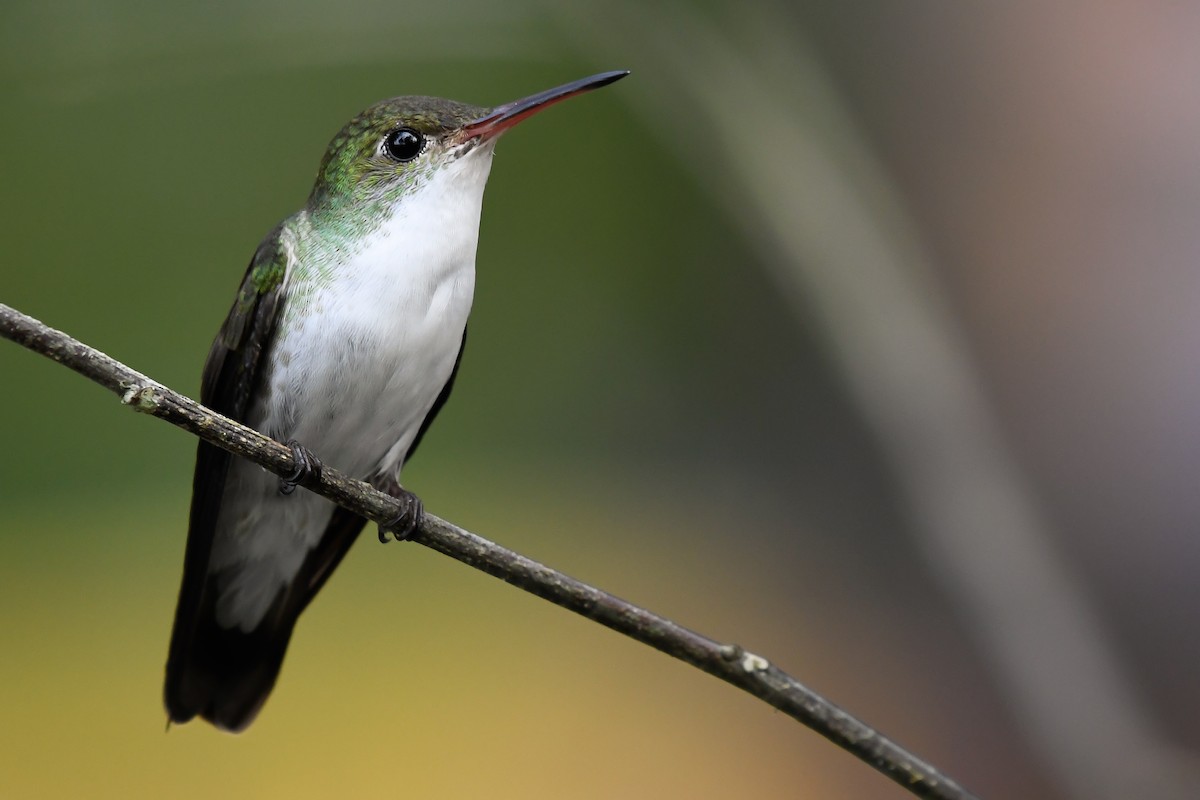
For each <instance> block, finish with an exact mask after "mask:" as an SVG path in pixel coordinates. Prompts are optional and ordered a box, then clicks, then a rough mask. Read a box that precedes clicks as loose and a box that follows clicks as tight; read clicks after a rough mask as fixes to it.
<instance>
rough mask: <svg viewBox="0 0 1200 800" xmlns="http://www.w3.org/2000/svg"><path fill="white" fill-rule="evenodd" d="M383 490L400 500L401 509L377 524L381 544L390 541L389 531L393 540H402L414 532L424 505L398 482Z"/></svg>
mask: <svg viewBox="0 0 1200 800" xmlns="http://www.w3.org/2000/svg"><path fill="white" fill-rule="evenodd" d="M383 491H384V492H386V493H387V494H389V495H391V496H392V497H394V498H396V500H398V501H400V506H401V509H400V513H399V514H397V515H396V516H395V517H393V518H392V519H390V520H388V521H387V522H384V523H381V524H380V525H379V541H380V542H381V543H383V544H387V543H388V542H390V541H392V540H391V539H389V538H388V534H389V533H391V534H392V536H393V537H394V539H395V541H397V542H403V541H404V540H406V539H408V538H409V537H411V536H412V535H413V533H415V532H416V530H417V526H418V525H420V524H421V517H422V516H423V515H424V514H425V507H424V505H423V504H422V503H421V498H419V497H417V496H416V495H415V494H413V493H412V492H410V491H408V490H407V489H404V488H401V487H400V486H399V485H398V484H397V485H394V486H388V487H386V488H384V489H383Z"/></svg>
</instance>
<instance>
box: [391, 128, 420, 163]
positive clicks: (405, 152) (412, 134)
mask: <svg viewBox="0 0 1200 800" xmlns="http://www.w3.org/2000/svg"><path fill="white" fill-rule="evenodd" d="M383 147H384V149H385V150H387V153H388V155H389V156H391V157H392V158H394V159H396V160H397V161H412V160H413V159H414V158H416V157H417V156H419V155H421V150H423V149H424V147H425V137H424V136H422V135H421V134H419V133H417V132H416V131H414V130H413V129H412V128H401V129H400V130H398V131H392V132H391V133H389V134H388V137H387V138H386V139H384V141H383Z"/></svg>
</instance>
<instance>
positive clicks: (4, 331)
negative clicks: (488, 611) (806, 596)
mask: <svg viewBox="0 0 1200 800" xmlns="http://www.w3.org/2000/svg"><path fill="white" fill-rule="evenodd" d="M0 335H3V336H4V337H5V338H7V339H11V340H12V341H14V342H17V343H18V344H20V345H22V346H23V347H26V348H28V349H30V350H33V351H34V352H37V353H41V354H42V355H44V356H46V357H47V358H51V359H53V360H54V361H57V362H58V363H60V364H62V365H64V366H66V367H68V368H70V369H72V370H74V371H75V372H78V373H79V374H81V375H83V376H85V377H87V378H90V379H91V380H92V381H94V382H96V383H98V384H100V385H101V386H104V387H105V388H107V389H109V390H110V391H113V392H115V393H116V394H117V395H118V396H120V398H121V402H122V403H124V404H125V405H128V406H130V407H131V408H133V409H134V410H135V411H140V412H143V413H146V414H150V415H152V416H155V417H158V418H160V419H164V420H166V421H167V422H170V423H171V424H173V425H175V426H177V427H180V428H183V429H184V430H186V431H189V432H191V433H193V434H195V435H196V436H198V437H200V438H201V439H204V440H205V441H207V442H210V443H212V444H214V445H216V446H218V447H221V448H224V449H225V450H228V451H229V452H231V453H234V454H236V455H239V456H242V457H243V458H247V459H249V460H251V461H253V462H254V463H256V464H258V465H259V466H261V467H264V468H265V469H268V470H270V471H272V472H274V473H276V474H277V475H280V476H281V477H284V476H290V475H293V474H295V472H296V464H295V462H294V461H293V458H292V454H291V451H290V450H289V449H288V448H287V447H285V446H284V445H282V444H280V443H279V442H276V441H274V440H272V439H270V438H268V437H266V436H263V435H262V434H260V433H258V432H257V431H254V430H252V429H250V428H247V427H246V426H245V425H241V424H240V423H237V422H234V421H232V420H230V419H226V418H225V417H222V416H221V415H219V414H216V413H214V412H212V411H210V410H208V409H207V408H205V407H204V406H202V405H200V404H199V403H196V402H195V401H193V400H190V399H188V398H187V397H184V396H183V395H181V394H178V393H177V392H174V391H172V390H171V389H168V388H167V387H165V386H163V385H162V384H160V383H157V382H156V381H153V380H151V379H150V378H148V377H146V376H145V375H142V374H141V373H139V372H135V371H134V370H132V369H130V368H129V367H127V366H125V365H124V364H122V363H120V362H119V361H115V360H114V359H112V358H110V357H108V356H107V355H105V354H104V353H101V352H100V351H98V350H95V349H93V348H91V347H88V346H87V345H85V344H83V343H82V342H79V341H77V340H75V339H73V338H71V337H70V336H67V335H66V334H65V333H62V332H61V331H57V330H54V329H53V328H50V327H47V326H46V325H44V324H42V323H41V322H39V321H37V320H35V319H33V318H32V317H29V316H26V315H25V314H22V313H21V312H19V311H17V310H15V309H13V308H11V307H9V306H7V305H4V304H0ZM318 455H319V454H318ZM304 486H305V488H306V489H309V490H310V491H313V492H316V493H317V494H319V495H321V496H322V497H326V498H328V499H329V500H332V501H333V502H335V503H337V504H338V505H341V506H343V507H345V508H348V509H350V510H351V511H354V512H355V513H357V514H360V515H362V516H364V517H366V518H367V519H370V520H372V521H374V522H376V523H379V522H387V521H388V520H392V519H395V518H396V516H397V515H398V514H399V513H400V511H401V510H402V509H401V507H400V505H399V503H398V502H397V501H396V500H395V499H393V498H391V497H389V496H387V495H385V494H383V493H381V492H378V491H376V490H375V489H374V488H372V487H371V486H369V485H367V484H366V483H363V482H362V481H357V480H353V479H351V478H347V477H346V476H344V475H342V474H341V473H340V472H338V471H337V470H334V469H332V468H330V467H328V466H326V467H325V468H324V469H322V470H321V472H320V475H318V476H316V477H315V478H314V479H313V480H311V481H310V482H308V483H306V484H304ZM411 539H412V541H415V542H418V543H420V544H423V545H425V546H426V547H429V548H431V549H433V550H436V551H438V552H439V553H442V554H444V555H447V556H450V557H451V558H453V559H456V560H457V561H461V562H462V563H464V564H466V565H468V566H471V567H474V568H475V569H478V570H482V571H483V572H486V573H488V574H489V575H494V576H495V577H497V578H500V579H501V580H503V581H505V582H506V583H510V584H512V585H513V586H517V587H519V588H521V589H524V590H525V591H527V592H530V593H531V594H535V595H537V596H538V597H541V598H544V599H546V600H549V601H550V602H552V603H554V604H556V605H559V606H562V607H563V608H566V609H569V610H571V611H574V612H575V613H577V614H580V615H582V616H584V617H587V618H588V619H590V620H593V621H595V622H598V623H600V624H601V625H604V626H606V627H608V628H611V629H612V630H614V631H617V632H618V633H622V634H624V635H626V636H628V637H630V638H632V639H636V640H637V641H639V642H642V643H643V644H648V645H650V646H651V647H653V648H655V649H657V650H661V651H662V652H664V653H666V654H667V655H669V656H673V657H675V658H677V659H679V660H680V661H684V662H686V663H688V664H691V665H692V666H694V667H697V668H698V669H701V670H704V671H705V672H707V673H709V674H710V675H714V676H716V677H718V678H720V679H721V680H723V681H725V682H727V683H731V684H733V685H734V686H737V687H738V688H740V689H743V690H745V691H746V692H749V693H750V694H752V695H754V696H755V697H757V698H759V699H760V700H762V701H763V702H765V703H768V704H770V705H772V706H774V707H775V708H777V709H779V710H780V711H782V712H783V713H785V714H787V715H788V716H790V717H792V718H794V719H796V720H797V721H799V722H801V723H803V724H804V725H807V726H808V727H809V728H811V729H813V730H814V731H816V732H817V733H819V734H821V735H822V736H824V737H825V738H827V739H829V740H830V741H831V742H833V743H834V744H836V745H837V746H838V747H841V748H842V749H843V750H846V751H847V752H849V753H851V754H852V755H854V756H855V757H857V758H858V759H860V760H861V761H863V762H865V763H867V764H869V765H871V766H872V767H874V768H875V769H877V770H879V771H880V772H882V773H883V774H884V775H886V776H888V777H889V778H891V779H892V780H893V781H895V782H896V783H898V784H900V785H901V786H903V787H904V788H905V789H907V790H908V791H910V792H911V793H912V794H914V795H916V796H917V797H927V798H939V799H940V800H968V799H969V798H972V797H973V795H971V794H970V793H968V792H967V791H966V790H964V789H962V788H961V787H960V786H959V785H958V784H957V783H955V782H954V781H953V780H951V779H950V778H948V777H946V776H945V775H943V774H942V773H941V771H939V770H938V769H936V768H935V767H934V766H933V765H932V764H929V763H927V762H925V761H923V760H921V759H919V758H917V757H916V756H915V755H913V754H912V753H909V752H908V751H906V750H904V749H903V748H902V747H900V746H899V745H897V744H896V743H894V742H892V741H891V740H890V739H888V738H887V737H885V736H883V735H882V734H880V733H879V732H878V731H876V730H874V729H873V728H871V727H870V726H868V725H866V724H865V723H863V722H861V721H860V720H858V719H856V718H855V717H853V716H851V715H850V714H848V713H846V712H845V711H843V710H841V709H840V708H838V707H837V706H835V705H834V704H833V703H831V702H829V701H828V700H826V699H824V698H823V697H821V696H820V695H818V694H816V693H815V692H813V691H812V690H810V689H808V688H806V687H805V686H803V685H802V684H801V683H800V682H799V681H797V680H796V679H794V678H792V677H791V676H789V675H787V674H786V673H784V672H782V671H781V670H779V669H778V668H777V667H775V666H774V665H772V664H771V663H770V662H769V661H767V660H766V659H765V658H763V657H762V656H758V655H755V654H754V653H751V652H749V651H747V650H745V649H743V648H742V647H741V646H740V645H736V644H720V643H718V642H715V641H713V640H712V639H709V638H707V637H705V636H701V635H700V634H698V633H695V632H693V631H690V630H688V629H687V628H683V627H681V626H679V625H677V624H675V623H674V622H671V621H670V620H668V619H665V618H663V617H660V616H658V615H657V614H653V613H651V612H649V611H646V610H645V609H642V608H639V607H637V606H635V605H632V604H630V603H627V602H625V601H624V600H621V599H620V598H618V597H614V596H613V595H611V594H608V593H607V592H603V591H601V590H599V589H596V588H594V587H592V586H588V585H587V584H585V583H581V582H580V581H577V580H575V579H574V578H571V577H570V576H568V575H565V574H563V573H561V572H558V571H557V570H554V569H551V568H550V567H547V566H545V565H543V564H539V563H538V562H536V561H533V560H532V559H529V558H526V557H524V556H522V555H519V554H517V553H514V552H513V551H511V550H508V549H506V548H503V547H501V546H499V545H497V544H494V543H492V542H489V541H488V540H486V539H484V538H482V537H480V536H476V535H475V534H473V533H471V532H469V531H466V530H463V529H462V528H459V527H458V526H456V525H454V524H452V523H450V522H447V521H446V520H443V519H440V518H438V517H435V516H434V515H432V514H428V513H427V514H425V516H424V517H423V519H422V520H421V524H420V526H419V527H418V529H417V531H416V532H415V533H414V534H413V535H412V537H411Z"/></svg>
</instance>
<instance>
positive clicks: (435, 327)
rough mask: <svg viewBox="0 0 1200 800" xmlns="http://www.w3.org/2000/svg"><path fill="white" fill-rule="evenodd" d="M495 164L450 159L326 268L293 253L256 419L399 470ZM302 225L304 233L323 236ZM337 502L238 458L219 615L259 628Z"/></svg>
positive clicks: (327, 456)
mask: <svg viewBox="0 0 1200 800" xmlns="http://www.w3.org/2000/svg"><path fill="white" fill-rule="evenodd" d="M490 166H491V152H490V148H488V149H487V150H482V149H481V151H479V152H473V153H471V154H470V155H468V156H466V157H464V158H462V159H459V160H458V161H456V162H454V163H452V164H449V165H446V166H444V167H443V168H442V169H440V170H438V171H437V172H436V173H435V174H434V175H433V176H432V177H431V178H430V179H429V181H428V182H427V183H426V184H425V186H423V187H422V190H421V191H420V193H419V194H418V195H416V196H413V197H410V198H408V199H407V200H406V201H404V202H401V203H400V204H399V205H398V207H397V208H396V209H395V210H394V213H393V214H392V215H391V217H390V218H389V219H387V220H386V221H385V222H384V223H383V224H382V225H381V226H380V227H379V228H378V229H377V230H376V231H375V232H374V233H372V234H370V235H369V236H368V237H367V238H366V239H365V240H364V241H360V242H359V243H358V246H357V247H356V248H354V250H353V251H346V252H345V253H344V254H343V255H342V260H341V261H340V263H336V264H335V266H334V267H333V268H332V270H328V271H326V272H325V274H319V271H317V270H314V269H310V268H308V266H309V265H299V264H295V263H292V264H289V268H288V276H287V278H286V282H285V292H286V297H287V299H286V300H285V308H284V311H283V316H282V319H281V321H280V328H279V330H278V333H277V337H276V340H275V344H274V347H273V352H272V358H271V364H272V367H271V370H270V373H269V374H268V375H266V376H264V377H265V379H266V382H267V384H268V385H269V392H267V393H265V395H264V401H263V402H261V403H260V404H259V405H258V406H257V407H256V408H255V410H254V411H253V412H252V414H251V416H250V419H249V420H248V422H249V423H250V424H251V425H252V426H254V427H255V428H257V429H259V430H261V431H263V432H265V433H267V434H268V435H270V436H272V437H273V438H275V439H278V440H280V441H287V440H290V439H294V440H296V441H298V442H300V443H301V444H303V445H304V446H306V447H307V448H308V449H310V450H311V451H312V452H313V453H315V454H316V455H317V456H318V457H319V458H320V459H321V460H322V461H323V462H324V463H326V464H328V465H330V466H332V467H335V468H337V469H338V470H340V471H342V472H344V473H346V474H348V475H350V476H352V477H356V478H360V479H368V480H369V479H371V478H374V477H376V476H381V475H393V476H396V477H397V478H398V476H399V470H400V467H401V466H402V465H403V460H404V458H405V455H406V454H407V452H408V449H409V447H410V446H411V444H412V442H413V439H414V438H415V437H416V435H417V432H418V430H419V429H420V426H421V423H422V422H423V421H424V419H425V417H426V415H427V414H428V413H429V411H430V409H431V407H432V406H433V403H434V401H435V400H436V399H437V396H438V394H439V393H440V392H441V390H442V388H443V387H444V386H445V384H446V381H447V380H449V378H450V374H451V372H452V371H453V368H454V362H455V359H456V358H457V356H458V352H459V348H460V346H461V344H462V339H463V332H464V329H465V326H466V322H467V315H468V313H469V312H470V310H471V301H472V298H473V295H474V287H475V251H476V245H477V242H478V237H479V215H480V208H481V204H482V198H483V187H484V183H485V182H486V179H487V173H488V170H489V169H490ZM305 226H306V221H305V220H303V219H302V220H300V224H299V225H298V226H297V229H296V230H295V232H294V233H295V236H296V237H297V239H303V238H304V237H318V236H319V234H318V233H317V232H316V231H314V230H312V228H311V225H309V226H308V227H307V228H306V227H305ZM292 244H293V245H296V244H302V245H303V246H293V248H292V249H291V250H290V253H291V254H292V257H293V258H300V257H302V256H300V255H296V254H298V253H305V252H312V250H313V248H314V246H318V247H319V246H322V245H323V243H322V242H319V241H316V240H314V239H311V238H310V239H308V240H307V241H303V242H293V243H292ZM338 252H339V253H340V251H338ZM332 512H333V505H332V504H331V503H329V502H328V501H326V500H324V499H322V498H320V497H318V496H317V495H314V494H312V493H310V492H305V491H298V492H296V493H294V494H292V495H290V496H282V495H280V494H279V491H278V479H277V478H276V477H275V476H274V475H271V474H270V473H267V472H265V471H263V470H262V469H260V468H259V467H257V466H254V465H252V464H250V463H249V462H246V461H243V460H240V459H235V461H234V462H233V464H232V465H231V468H230V473H229V477H228V479H227V482H226V491H225V496H224V498H223V501H222V508H221V514H220V519H219V521H218V525H217V536H216V540H215V541H214V548H213V553H212V562H211V566H212V568H213V569H218V570H221V571H222V573H223V574H222V577H223V581H222V582H223V584H224V585H223V586H222V588H221V597H220V599H219V601H218V605H217V616H218V621H219V622H220V623H221V624H222V625H226V626H227V627H234V626H240V627H242V628H243V629H244V630H251V629H253V627H254V626H255V625H257V623H258V621H259V620H260V619H261V618H262V615H263V614H264V613H265V611H266V609H267V607H268V606H269V604H270V602H271V600H272V599H273V598H274V596H275V594H276V593H277V591H278V589H279V588H280V587H281V586H282V585H283V584H285V583H287V582H288V581H289V580H290V579H291V576H292V575H294V574H295V571H296V570H297V569H299V566H300V564H301V563H302V562H303V559H304V556H305V554H306V553H307V551H308V550H309V549H310V548H312V547H313V546H315V545H316V543H317V542H318V541H319V540H320V537H321V534H322V533H323V532H324V530H325V526H326V525H327V524H328V521H329V518H330V515H331V514H332Z"/></svg>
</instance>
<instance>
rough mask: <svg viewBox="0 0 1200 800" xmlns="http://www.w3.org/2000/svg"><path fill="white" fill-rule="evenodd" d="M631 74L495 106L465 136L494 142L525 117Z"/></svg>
mask: <svg viewBox="0 0 1200 800" xmlns="http://www.w3.org/2000/svg"><path fill="white" fill-rule="evenodd" d="M628 74H629V70H627V69H620V70H614V71H613V72H601V73H600V74H599V75H592V76H591V77H590V78H581V79H580V80H577V81H572V82H571V83H566V84H563V85H562V86H559V87H557V88H554V89H547V90H546V91H544V92H538V93H537V94H535V95H530V96H529V97H526V98H524V99H522V100H514V101H513V102H511V103H505V104H504V105H502V106H496V107H495V108H493V109H492V110H491V111H489V112H488V113H487V114H485V115H484V116H482V117H480V118H479V119H477V120H474V121H472V122H468V123H467V124H466V125H465V126H464V128H463V132H464V133H465V134H467V135H468V136H479V137H482V138H484V139H491V138H493V137H495V136H499V135H500V134H501V133H504V131H506V130H508V129H509V128H511V127H512V126H513V125H516V124H517V123H518V122H520V121H521V120H523V119H525V118H526V117H529V116H532V115H534V114H536V113H537V112H539V111H541V110H542V109H543V108H548V107H550V106H552V105H554V104H555V103H557V102H559V101H560V100H566V99H567V98H568V97H574V96H575V95H577V94H583V93H584V92H590V91H591V90H592V89H599V88H600V87H601V86H608V85H609V84H610V83H612V82H614V81H619V80H621V78H624V77H625V76H626V75H628Z"/></svg>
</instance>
